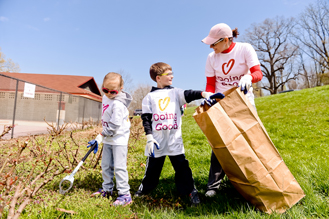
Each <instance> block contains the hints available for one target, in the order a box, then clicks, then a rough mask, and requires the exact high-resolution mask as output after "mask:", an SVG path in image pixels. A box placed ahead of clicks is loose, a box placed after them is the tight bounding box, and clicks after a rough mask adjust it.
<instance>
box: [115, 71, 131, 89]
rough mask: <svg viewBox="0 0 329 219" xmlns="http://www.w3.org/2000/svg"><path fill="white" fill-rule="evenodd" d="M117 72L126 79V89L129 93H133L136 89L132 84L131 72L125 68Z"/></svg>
mask: <svg viewBox="0 0 329 219" xmlns="http://www.w3.org/2000/svg"><path fill="white" fill-rule="evenodd" d="M117 73H119V74H120V75H121V76H122V79H123V81H124V85H123V86H124V90H125V91H126V92H128V93H131V92H132V91H133V90H134V87H133V84H132V82H133V79H132V78H131V76H130V74H129V73H128V72H126V71H125V70H123V69H120V70H119V71H118V72H117Z"/></svg>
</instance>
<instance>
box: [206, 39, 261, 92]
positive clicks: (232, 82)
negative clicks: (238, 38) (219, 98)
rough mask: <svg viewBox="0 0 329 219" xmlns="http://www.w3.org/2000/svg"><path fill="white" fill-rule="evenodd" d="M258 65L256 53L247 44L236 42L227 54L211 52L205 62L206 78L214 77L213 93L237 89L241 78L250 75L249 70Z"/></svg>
mask: <svg viewBox="0 0 329 219" xmlns="http://www.w3.org/2000/svg"><path fill="white" fill-rule="evenodd" d="M255 65H259V60H258V57H257V54H256V51H255V50H254V48H253V47H252V46H251V45H250V44H249V43H239V42H237V43H236V44H235V46H234V48H233V49H232V50H231V51H230V52H228V53H218V54H216V53H215V52H212V53H210V54H209V55H208V58H207V62H206V71H205V73H206V77H214V76H215V77H216V86H215V87H216V90H215V92H216V93H218V92H221V93H223V92H224V91H227V90H229V89H231V88H233V87H237V86H238V84H239V81H240V79H241V77H242V76H244V75H246V74H250V71H249V69H250V68H251V67H253V66H255Z"/></svg>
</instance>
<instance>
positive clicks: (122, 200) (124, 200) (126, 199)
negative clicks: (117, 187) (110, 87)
mask: <svg viewBox="0 0 329 219" xmlns="http://www.w3.org/2000/svg"><path fill="white" fill-rule="evenodd" d="M131 202H132V200H131V196H130V194H128V195H119V197H118V198H117V200H115V202H113V206H119V205H122V206H126V205H129V204H130V203H131Z"/></svg>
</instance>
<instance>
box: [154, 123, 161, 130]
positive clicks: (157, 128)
mask: <svg viewBox="0 0 329 219" xmlns="http://www.w3.org/2000/svg"><path fill="white" fill-rule="evenodd" d="M161 125H162V123H158V124H157V125H156V126H155V130H157V131H160V130H161ZM158 126H160V127H158Z"/></svg>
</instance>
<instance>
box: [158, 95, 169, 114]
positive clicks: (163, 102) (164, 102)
mask: <svg viewBox="0 0 329 219" xmlns="http://www.w3.org/2000/svg"><path fill="white" fill-rule="evenodd" d="M169 102H170V97H166V98H164V99H160V100H159V108H160V110H161V111H164V110H165V109H166V108H167V106H168V104H169Z"/></svg>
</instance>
